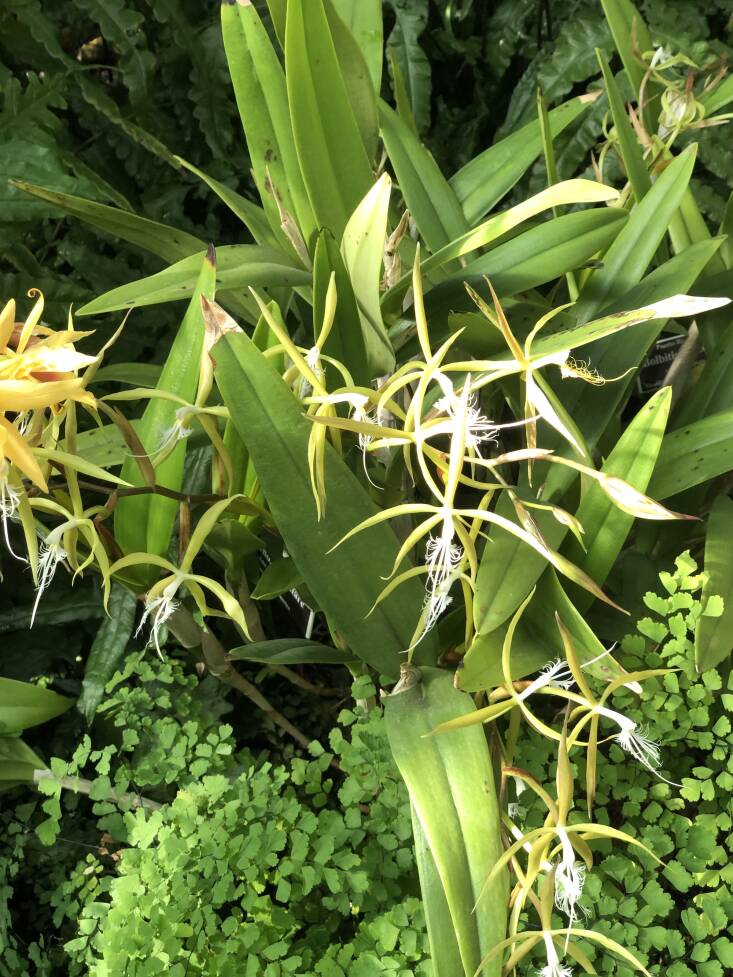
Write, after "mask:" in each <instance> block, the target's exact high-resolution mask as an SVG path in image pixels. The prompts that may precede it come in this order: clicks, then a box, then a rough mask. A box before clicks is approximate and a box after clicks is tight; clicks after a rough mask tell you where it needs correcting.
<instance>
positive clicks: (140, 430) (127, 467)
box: [115, 249, 216, 586]
mask: <svg viewBox="0 0 733 977" xmlns="http://www.w3.org/2000/svg"><path fill="white" fill-rule="evenodd" d="M199 269H200V270H199V277H198V281H197V283H196V288H195V290H194V294H193V297H192V299H191V301H190V303H189V305H188V309H187V310H186V314H185V316H184V317H183V322H182V323H181V327H180V329H179V330H178V333H177V334H176V338H175V339H174V341H173V345H172V346H171V348H170V352H169V353H168V358H167V359H166V361H165V365H164V367H163V372H162V373H161V376H160V380H159V381H158V386H157V389H158V390H162V391H165V392H167V393H169V394H174V395H175V396H176V397H181V398H182V399H183V400H185V401H186V402H187V403H193V401H194V400H195V397H196V388H197V386H198V379H199V369H200V364H201V350H202V346H203V341H204V322H203V317H202V314H201V305H200V302H199V296H200V295H205V296H206V297H207V298H208V299H213V297H214V291H215V287H216V284H215V283H216V264H215V258H214V254H213V249H211V251H210V252H209V253H208V254H207V255H206V257H205V258H204V260H203V261H202V262H200V265H199ZM177 406H178V405H177V404H176V403H175V402H171V401H170V400H166V399H162V398H153V399H152V400H150V401H149V403H148V406H147V407H146V408H145V412H144V414H143V416H142V420H141V421H139V423H138V424H137V427H136V433H137V435H138V438H139V439H140V442H141V443H142V445H143V447H144V448H145V450H146V451H147V453H148V455H149V456H150V459H151V461H152V463H153V465H154V466H155V465H156V455H158V454H159V452H160V448H161V446H162V445H164V444H165V441H166V438H167V437H168V436H169V432H171V431H174V430H175V428H174V424H175V419H176V418H175V413H176V409H177ZM185 457H186V442H185V440H184V441H179V442H178V443H177V444H176V445H175V447H174V448H173V450H172V451H171V452H170V453H169V454H167V455H166V456H165V457H164V458H163V460H161V462H160V464H159V465H157V466H156V472H155V477H156V481H157V483H158V484H159V485H163V486H165V487H166V488H170V489H173V490H174V491H180V488H181V484H182V482H183V465H184V461H185ZM122 477H123V478H124V479H125V480H126V481H127V482H129V483H130V484H131V485H142V484H143V478H142V475H141V473H140V469H139V468H138V464H137V461H136V460H135V459H134V458H132V457H128V458H127V459H126V460H125V463H124V464H123V466H122ZM176 511H177V503H176V501H175V500H174V499H169V498H166V497H165V496H162V495H130V496H127V497H125V498H124V499H120V501H119V502H118V504H117V508H116V509H115V538H116V539H117V542H118V543H119V545H120V547H121V549H122V551H123V553H125V554H128V553H152V554H155V555H156V556H164V555H165V554H166V553H167V551H168V546H169V544H170V539H171V533H172V531H173V523H174V522H175V518H176ZM155 576H156V573H155V571H152V570H151V571H143V570H136V571H135V574H134V577H135V579H136V581H138V582H139V584H140V585H141V586H143V585H147V584H149V583H150V582H151V581H152V580H154V579H155Z"/></svg>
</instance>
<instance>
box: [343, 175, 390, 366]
mask: <svg viewBox="0 0 733 977" xmlns="http://www.w3.org/2000/svg"><path fill="white" fill-rule="evenodd" d="M390 190H391V182H390V179H389V177H388V176H387V175H386V174H384V175H383V176H382V177H381V178H380V179H379V180H378V182H377V183H375V184H374V186H373V187H372V188H371V190H370V191H369V193H368V194H367V195H366V197H365V198H364V199H363V200H362V201H361V203H360V204H359V206H358V207H357V208H356V210H355V211H354V213H353V214H352V215H351V217H350V218H349V222H348V224H347V225H346V227H345V229H344V236H343V240H342V242H341V254H342V257H343V259H344V265H345V266H346V270H347V272H348V274H349V278H350V280H351V285H352V288H353V290H354V298H355V299H356V305H357V308H358V310H359V319H360V320H361V331H362V335H363V337H364V346H365V352H366V357H367V362H366V368H367V373H368V374H369V378H370V379H371V378H373V377H375V376H384V375H385V374H387V373H390V372H391V371H392V370H393V369H394V364H395V355H394V350H393V349H392V344H391V343H390V340H389V336H388V335H387V330H386V328H385V326H384V322H383V321H382V310H381V307H380V289H379V284H380V281H381V277H382V257H383V255H384V244H385V239H386V233H387V214H388V211H389V196H390Z"/></svg>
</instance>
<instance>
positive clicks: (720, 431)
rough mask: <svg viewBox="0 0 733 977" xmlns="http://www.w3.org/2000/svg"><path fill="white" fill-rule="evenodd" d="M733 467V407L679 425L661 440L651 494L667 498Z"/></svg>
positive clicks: (650, 488)
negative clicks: (691, 422) (682, 425)
mask: <svg viewBox="0 0 733 977" xmlns="http://www.w3.org/2000/svg"><path fill="white" fill-rule="evenodd" d="M731 469H733V410H727V411H721V412H719V413H717V414H711V416H710V417H705V418H703V419H702V420H700V421H695V422H694V423H693V424H688V425H686V426H685V427H681V428H677V430H675V431H671V432H670V433H669V434H667V435H666V436H665V438H664V440H663V441H662V449H661V451H660V452H659V461H658V462H657V467H656V468H655V470H654V475H653V476H652V480H651V483H650V485H649V495H651V496H652V497H653V498H655V499H668V498H669V497H670V496H672V495H677V493H678V492H684V491H685V489H688V488H692V487H693V486H695V485H700V484H701V483H702V482H707V481H708V480H709V479H711V478H716V477H717V476H718V475H723V474H725V473H726V472H729V471H730V470H731Z"/></svg>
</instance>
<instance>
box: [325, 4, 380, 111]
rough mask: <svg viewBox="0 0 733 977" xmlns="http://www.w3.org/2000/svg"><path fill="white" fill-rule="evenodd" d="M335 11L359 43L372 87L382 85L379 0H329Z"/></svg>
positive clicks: (375, 88)
mask: <svg viewBox="0 0 733 977" xmlns="http://www.w3.org/2000/svg"><path fill="white" fill-rule="evenodd" d="M331 2H332V3H333V6H334V7H335V8H336V12H337V14H338V15H339V17H340V18H341V20H343V22H344V23H345V24H346V26H347V27H348V28H349V30H350V31H351V33H352V35H353V36H354V40H355V41H356V43H357V44H358V45H359V48H360V49H361V53H362V55H363V56H364V60H365V61H366V63H367V66H368V68H369V76H370V78H371V80H372V88H373V90H374V91H375V92H378V91H379V90H380V88H381V87H382V4H381V0H331Z"/></svg>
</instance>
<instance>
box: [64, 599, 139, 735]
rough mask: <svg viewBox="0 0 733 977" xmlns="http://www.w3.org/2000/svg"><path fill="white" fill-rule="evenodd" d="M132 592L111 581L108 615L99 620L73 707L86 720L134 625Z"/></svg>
mask: <svg viewBox="0 0 733 977" xmlns="http://www.w3.org/2000/svg"><path fill="white" fill-rule="evenodd" d="M136 607H137V600H136V598H135V595H134V594H133V593H131V592H130V591H129V590H128V589H127V588H126V587H123V586H122V585H121V584H118V583H116V582H113V584H112V590H111V593H110V597H109V605H108V608H107V612H108V615H109V616H108V617H106V618H105V619H104V620H103V621H102V625H101V627H100V628H99V630H98V631H97V633H96V635H95V637H94V641H93V642H92V647H91V649H90V651H89V657H88V658H87V661H86V664H85V666H84V679H83V681H82V685H81V695H80V696H79V698H78V699H77V700H76V708H77V709H78V710H79V712H80V713H81V714H82V715H83V716H84V718H85V719H86V721H87V723H90V722H91V721H92V719H93V718H94V714H95V712H96V711H97V707H98V705H99V703H100V702H101V701H102V697H103V696H104V689H105V686H106V685H107V683H108V682H109V680H110V679H111V678H112V675H113V674H114V672H115V671H116V669H117V668H118V667H119V664H120V661H121V659H122V656H123V655H124V653H125V649H126V648H127V642H128V641H129V640H130V637H131V635H132V631H133V628H134V626H135V609H136Z"/></svg>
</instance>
